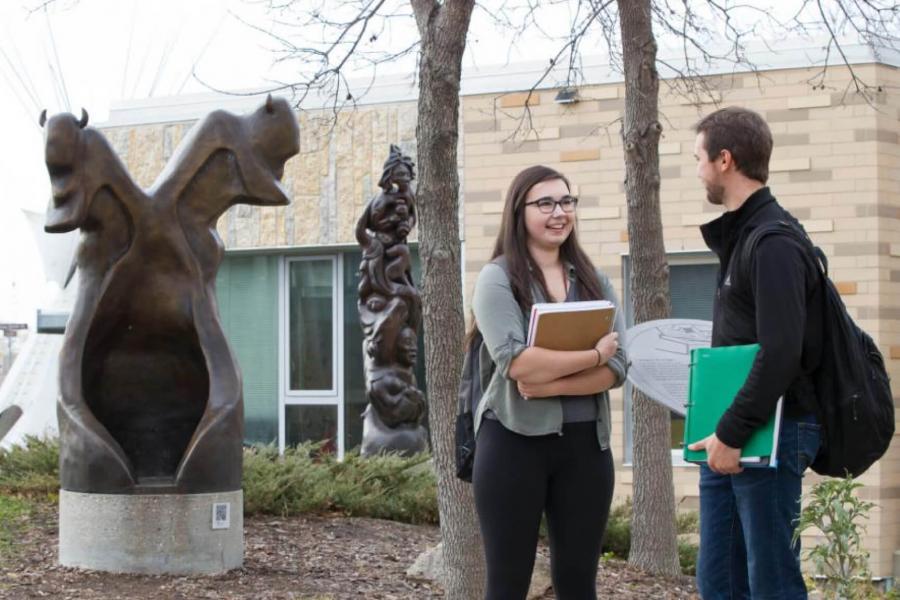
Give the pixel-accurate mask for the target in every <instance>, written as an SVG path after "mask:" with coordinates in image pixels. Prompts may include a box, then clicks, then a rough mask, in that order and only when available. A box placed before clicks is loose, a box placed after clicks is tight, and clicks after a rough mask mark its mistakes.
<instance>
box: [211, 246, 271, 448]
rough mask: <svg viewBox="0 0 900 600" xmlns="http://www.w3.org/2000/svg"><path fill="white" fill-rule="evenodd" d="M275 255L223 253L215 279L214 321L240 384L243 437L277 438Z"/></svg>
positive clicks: (267, 440)
mask: <svg viewBox="0 0 900 600" xmlns="http://www.w3.org/2000/svg"><path fill="white" fill-rule="evenodd" d="M278 265H279V261H278V257H277V256H266V255H259V254H256V255H251V256H247V255H243V256H241V255H230V256H226V257H225V259H224V260H223V261H222V265H221V266H220V268H219V272H218V276H217V278H216V297H217V298H218V303H219V319H220V321H221V323H222V329H224V331H225V335H226V337H227V338H228V343H229V344H230V345H231V348H232V350H233V351H234V356H235V360H236V361H237V363H238V365H240V369H241V374H242V376H243V383H244V441H245V442H247V443H251V444H253V443H260V444H271V443H277V441H278Z"/></svg>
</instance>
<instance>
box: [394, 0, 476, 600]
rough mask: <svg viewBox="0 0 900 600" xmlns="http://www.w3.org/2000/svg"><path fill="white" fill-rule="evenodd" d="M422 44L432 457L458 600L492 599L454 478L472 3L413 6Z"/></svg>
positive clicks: (465, 488) (448, 581)
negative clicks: (462, 167)
mask: <svg viewBox="0 0 900 600" xmlns="http://www.w3.org/2000/svg"><path fill="white" fill-rule="evenodd" d="M411 4H412V7H413V11H414V13H415V17H416V24H417V25H418V28H419V35H420V38H421V50H420V55H419V107H418V123H417V126H416V140H417V146H418V148H417V157H418V162H419V164H418V172H419V184H418V187H417V188H416V195H417V197H418V206H417V212H418V215H419V253H420V255H421V257H422V284H421V293H422V306H423V320H424V330H425V373H426V377H427V380H428V397H429V411H428V422H429V425H430V427H431V442H432V454H433V456H434V466H435V472H436V474H437V482H438V510H439V512H440V519H441V537H442V538H443V553H444V573H445V581H444V587H445V590H446V593H447V598H449V599H450V600H457V599H458V600H476V599H479V598H482V597H483V595H484V555H483V552H482V546H481V536H480V532H479V529H478V517H477V515H476V513H475V502H474V500H473V497H472V486H471V485H470V484H468V483H464V482H462V481H460V480H459V479H457V478H456V470H455V462H454V460H455V459H454V457H455V454H454V448H455V446H454V431H455V430H454V427H455V422H456V394H457V390H458V386H459V378H460V374H461V371H462V357H463V353H462V348H463V336H464V333H465V331H464V330H465V319H464V317H463V310H462V306H463V299H462V268H461V264H460V256H461V252H460V238H459V216H458V215H459V176H458V171H457V155H456V150H457V142H458V140H459V85H460V77H461V74H462V56H463V52H464V51H465V47H466V33H467V32H468V28H469V20H470V18H471V16H472V9H473V7H474V4H475V3H474V0H453V1H452V2H443V3H438V2H436V1H435V0H411Z"/></svg>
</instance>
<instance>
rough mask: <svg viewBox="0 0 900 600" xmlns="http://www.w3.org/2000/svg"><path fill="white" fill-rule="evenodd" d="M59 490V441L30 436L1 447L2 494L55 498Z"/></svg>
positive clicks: (0, 482)
mask: <svg viewBox="0 0 900 600" xmlns="http://www.w3.org/2000/svg"><path fill="white" fill-rule="evenodd" d="M58 491H59V440H58V439H56V438H37V437H33V436H27V437H26V438H25V445H24V446H14V447H12V448H10V449H8V450H0V494H7V495H14V496H28V497H32V498H41V497H44V498H53V497H55V495H56V493H57V492H58Z"/></svg>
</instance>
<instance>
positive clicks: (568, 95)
mask: <svg viewBox="0 0 900 600" xmlns="http://www.w3.org/2000/svg"><path fill="white" fill-rule="evenodd" d="M553 101H554V102H556V103H557V104H575V103H576V102H578V88H573V87H566V88H562V89H561V90H559V92H557V94H556V98H554V99H553Z"/></svg>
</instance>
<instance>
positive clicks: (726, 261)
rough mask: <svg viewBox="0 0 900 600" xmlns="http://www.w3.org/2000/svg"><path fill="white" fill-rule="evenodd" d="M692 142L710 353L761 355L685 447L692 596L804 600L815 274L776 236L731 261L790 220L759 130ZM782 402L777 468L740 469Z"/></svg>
mask: <svg viewBox="0 0 900 600" xmlns="http://www.w3.org/2000/svg"><path fill="white" fill-rule="evenodd" d="M695 130H696V131H697V140H696V144H695V148H694V158H695V159H696V160H697V176H698V177H699V178H700V181H701V182H703V185H704V187H705V188H706V194H707V200H708V201H709V202H710V203H711V204H715V205H717V206H722V207H724V209H725V213H724V214H723V215H722V216H721V217H719V218H718V219H715V220H714V221H712V222H710V223H707V224H706V225H703V226H702V227H701V228H700V229H701V232H702V234H703V239H704V240H705V241H706V244H707V245H708V246H709V248H710V249H711V250H712V251H713V252H715V253H716V254H717V255H718V257H719V277H718V285H717V289H716V298H715V300H714V307H713V334H712V345H713V346H714V347H715V346H734V345H740V344H752V343H759V344H760V351H759V353H758V354H757V356H756V360H755V362H754V363H753V367H752V368H751V371H750V375H749V376H748V377H747V381H746V383H745V384H744V386H743V387H742V388H741V390H740V391H739V392H738V394H737V396H736V397H735V400H734V403H733V404H732V405H731V407H730V408H729V409H728V411H726V413H725V414H724V416H723V417H722V419H721V420H720V421H719V423H718V426H717V427H716V431H715V433H714V434H712V435H710V436H709V437H708V438H706V439H704V440H701V441H700V442H697V443H696V444H693V445H692V446H691V448H692V449H705V450H706V451H707V453H708V463H707V465H703V466H701V471H700V556H699V560H698V565H697V584H698V587H699V588H700V593H701V595H702V596H703V598H704V600H717V599H725V598H727V599H729V600H735V599H739V598H748V599H749V598H753V600H757V599H763V598H765V599H779V600H781V599H785V600H786V599H791V600H793V599H797V598H806V597H807V594H806V587H805V585H804V583H803V577H802V576H801V573H800V562H799V552H800V548H799V544H792V543H791V538H792V535H793V530H794V522H795V520H796V519H797V517H798V516H799V513H800V492H801V483H802V478H803V472H804V471H805V470H806V467H807V466H809V464H810V463H811V462H812V460H813V459H814V458H815V456H816V453H817V451H818V448H819V444H820V431H819V425H818V424H817V421H816V418H815V415H814V409H815V398H814V396H813V394H812V383H811V380H810V379H809V374H810V373H811V372H812V371H813V370H814V369H815V367H816V366H817V365H818V362H819V357H820V355H821V346H822V336H821V332H822V311H823V290H822V286H821V285H820V283H819V277H818V273H817V271H816V267H815V265H814V264H813V263H812V261H811V260H810V259H809V258H807V255H806V252H805V251H804V249H803V248H802V247H801V246H800V245H799V244H797V243H796V242H794V241H793V240H792V239H789V238H788V237H787V236H783V235H769V236H765V237H764V238H762V240H761V241H760V242H759V244H758V246H756V249H755V251H754V253H753V254H752V255H751V257H750V260H748V261H743V260H741V250H742V248H743V243H744V241H745V239H746V237H747V235H748V234H749V232H750V231H752V230H753V229H754V228H755V227H758V226H759V225H761V224H763V223H767V222H771V221H779V220H788V221H790V220H794V218H793V217H792V216H791V215H790V214H789V213H787V211H785V210H784V209H783V208H782V207H781V206H780V205H779V204H778V202H777V201H776V200H775V197H774V196H772V193H771V192H770V191H769V188H768V187H765V184H766V180H767V179H768V176H769V157H770V156H771V154H772V134H771V132H770V131H769V127H768V125H766V122H765V121H764V120H763V119H762V117H760V116H759V115H758V114H756V113H755V112H753V111H750V110H747V109H743V108H738V107H729V108H724V109H721V110H718V111H716V112H714V113H712V114H710V115H708V116H707V117H705V118H703V119H702V120H701V121H700V122H699V123H698V124H697V125H696V127H695ZM747 262H749V264H746V263H747ZM782 396H783V397H784V413H783V417H784V418H783V421H782V426H781V434H780V438H779V447H778V466H777V468H747V469H742V468H741V466H740V463H739V462H738V461H739V459H740V454H741V447H743V446H744V444H745V443H746V442H747V439H748V438H749V437H750V435H751V433H752V432H753V431H754V430H755V429H756V428H758V427H759V426H760V425H762V424H763V423H765V422H766V421H767V420H768V419H769V417H771V416H772V414H773V413H774V411H775V405H776V403H777V402H778V399H779V398H781V397H782Z"/></svg>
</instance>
